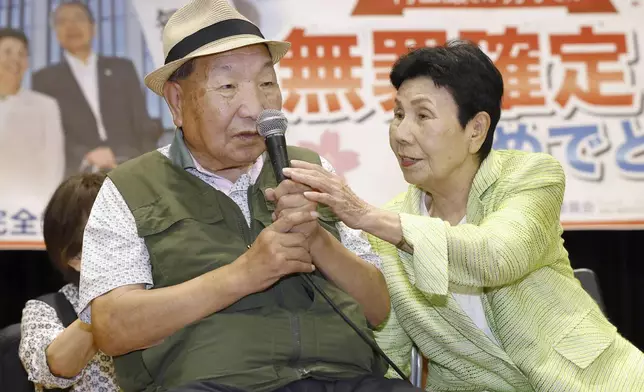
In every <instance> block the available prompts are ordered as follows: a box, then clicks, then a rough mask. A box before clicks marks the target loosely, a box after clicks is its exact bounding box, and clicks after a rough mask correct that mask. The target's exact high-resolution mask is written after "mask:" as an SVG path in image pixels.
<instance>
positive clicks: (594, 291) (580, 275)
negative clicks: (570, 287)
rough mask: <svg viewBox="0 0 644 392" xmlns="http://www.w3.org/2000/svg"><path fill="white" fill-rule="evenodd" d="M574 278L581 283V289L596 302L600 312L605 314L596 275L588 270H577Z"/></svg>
mask: <svg viewBox="0 0 644 392" xmlns="http://www.w3.org/2000/svg"><path fill="white" fill-rule="evenodd" d="M575 278H577V280H579V282H580V283H581V287H583V288H584V290H586V292H587V293H588V294H589V295H590V296H591V297H592V298H593V299H594V300H595V302H597V305H599V308H600V309H601V311H602V312H603V313H604V314H606V308H605V306H604V300H603V298H602V293H601V290H600V289H599V280H598V279H597V274H595V272H594V271H593V270H591V269H588V268H579V269H576V270H575Z"/></svg>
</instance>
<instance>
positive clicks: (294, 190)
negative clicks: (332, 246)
mask: <svg viewBox="0 0 644 392" xmlns="http://www.w3.org/2000/svg"><path fill="white" fill-rule="evenodd" d="M310 190H311V188H309V187H308V186H306V185H302V184H299V183H297V182H294V181H291V180H285V181H282V182H281V183H280V184H279V186H278V187H277V188H275V189H270V188H269V189H266V192H265V196H266V199H267V200H269V201H272V202H273V203H275V212H274V213H273V221H276V220H278V219H280V218H281V217H285V216H289V215H290V214H294V213H299V212H314V211H317V208H318V203H316V202H314V201H310V200H308V199H307V198H306V197H304V192H308V191H310ZM319 229H320V225H319V224H318V222H317V221H312V222H306V223H303V224H300V225H297V226H294V227H293V229H292V230H291V231H292V232H294V233H302V234H304V235H305V236H306V238H307V240H308V242H309V244H310V243H311V241H312V240H313V239H314V238H315V236H316V235H317V234H318V232H319Z"/></svg>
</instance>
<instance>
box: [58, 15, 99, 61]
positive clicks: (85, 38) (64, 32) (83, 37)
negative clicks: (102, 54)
mask: <svg viewBox="0 0 644 392" xmlns="http://www.w3.org/2000/svg"><path fill="white" fill-rule="evenodd" d="M54 28H55V29H56V37H57V38H58V42H59V43H60V46H62V47H63V49H65V50H66V51H68V52H70V53H76V52H78V51H81V50H88V49H89V48H91V45H92V39H94V24H93V23H92V21H91V19H90V18H89V15H87V13H86V12H85V10H84V9H83V8H82V7H80V6H78V5H74V4H68V5H61V6H60V7H59V8H58V9H57V10H56V13H55V14H54Z"/></svg>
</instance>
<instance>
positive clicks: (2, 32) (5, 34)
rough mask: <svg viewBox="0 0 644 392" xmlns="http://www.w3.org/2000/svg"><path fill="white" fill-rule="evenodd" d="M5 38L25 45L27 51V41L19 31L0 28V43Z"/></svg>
mask: <svg viewBox="0 0 644 392" xmlns="http://www.w3.org/2000/svg"><path fill="white" fill-rule="evenodd" d="M5 38H15V39H17V40H19V41H21V42H22V43H23V44H25V48H26V49H27V50H29V39H28V38H27V36H26V35H25V33H24V32H22V31H21V30H16V29H12V28H11V27H3V28H0V41H2V40H3V39H5Z"/></svg>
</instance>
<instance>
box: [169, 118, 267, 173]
mask: <svg viewBox="0 0 644 392" xmlns="http://www.w3.org/2000/svg"><path fill="white" fill-rule="evenodd" d="M169 158H170V161H171V162H172V163H173V164H174V165H176V166H178V167H181V168H183V169H184V170H188V169H194V170H197V171H199V172H201V173H204V174H208V175H211V176H215V177H221V176H219V175H217V174H215V173H212V172H211V171H209V170H208V169H206V168H204V167H203V166H201V165H200V164H199V162H197V160H196V159H195V158H194V156H193V155H192V153H190V150H189V149H188V146H186V142H185V141H184V139H183V131H182V130H181V129H177V130H176V131H175V133H174V139H172V143H171V144H170V151H169ZM263 166H264V154H262V155H260V156H259V158H257V160H256V161H255V163H254V164H253V166H252V167H251V168H250V170H249V174H250V176H251V181H252V182H253V183H254V182H255V180H256V179H257V177H258V176H259V172H260V171H261V169H262V167H263Z"/></svg>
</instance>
